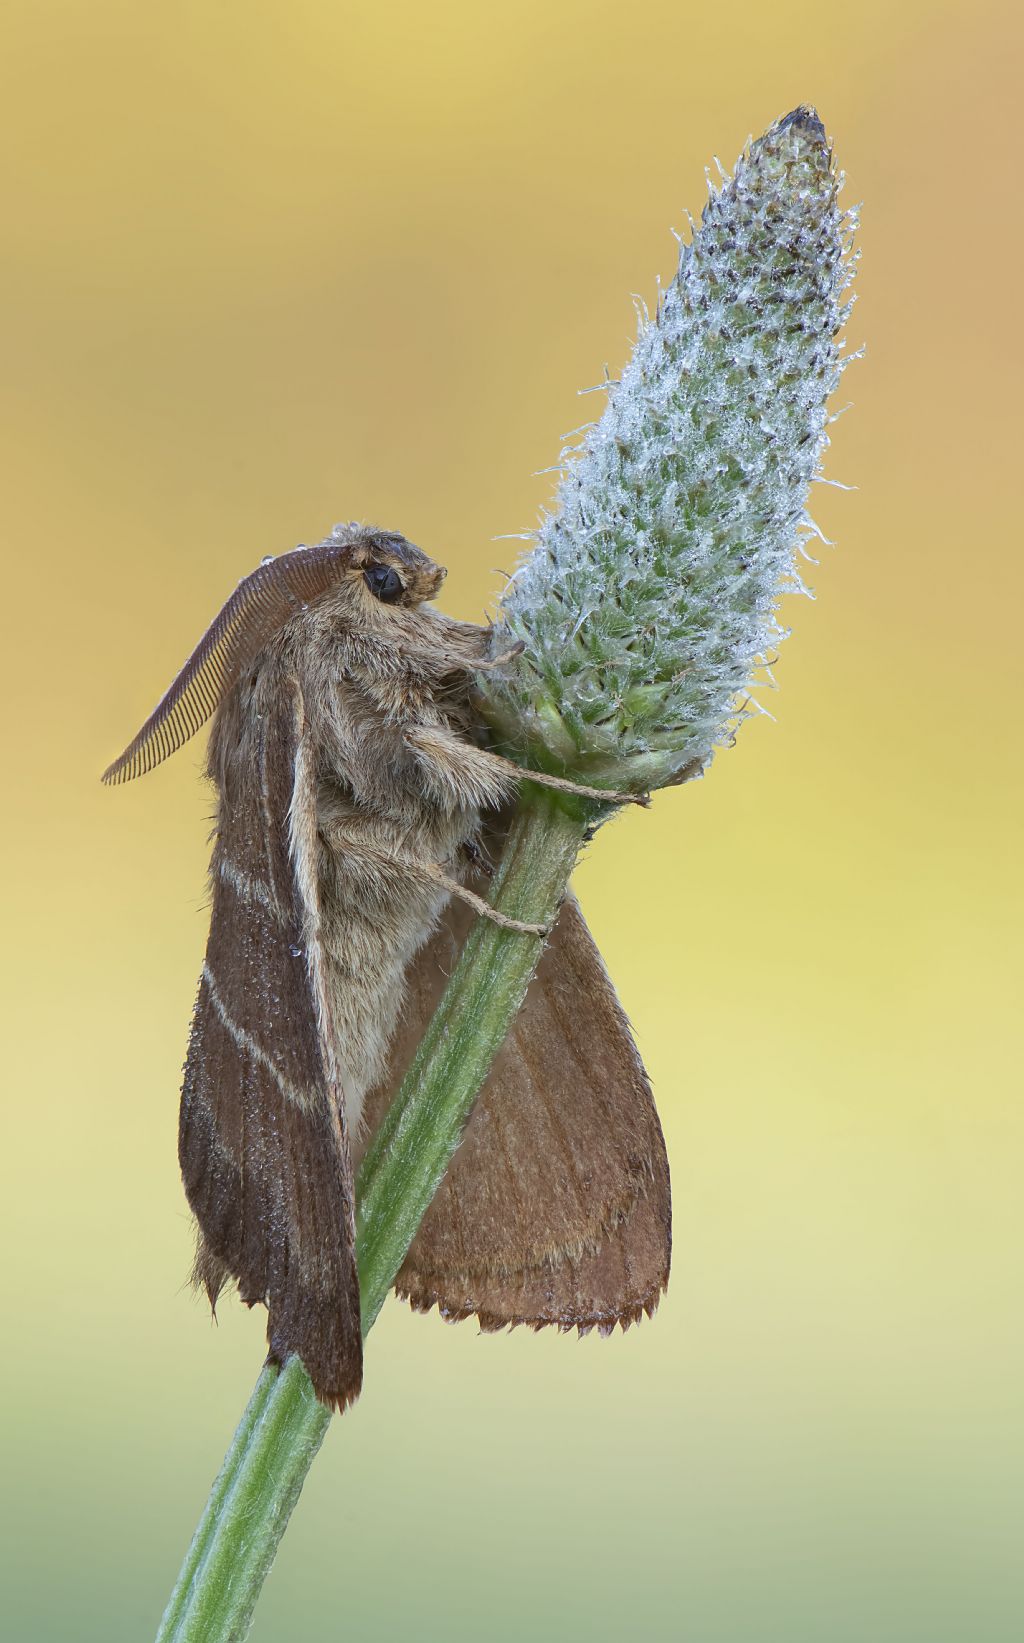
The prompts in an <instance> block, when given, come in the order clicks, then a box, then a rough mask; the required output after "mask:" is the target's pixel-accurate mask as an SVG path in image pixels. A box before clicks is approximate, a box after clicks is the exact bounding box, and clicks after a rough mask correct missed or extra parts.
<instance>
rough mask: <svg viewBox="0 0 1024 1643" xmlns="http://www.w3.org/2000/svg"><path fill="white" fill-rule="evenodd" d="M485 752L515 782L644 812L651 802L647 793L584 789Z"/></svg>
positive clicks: (603, 788)
mask: <svg viewBox="0 0 1024 1643" xmlns="http://www.w3.org/2000/svg"><path fill="white" fill-rule="evenodd" d="M482 751H485V752H486V757H487V758H488V759H490V760H491V762H492V763H493V764H496V765H498V766H500V767H501V768H502V769H503V770H508V771H511V772H514V774H515V779H516V781H519V782H537V783H538V784H539V786H541V787H554V788H557V789H558V790H559V791H560V792H562V793H575V794H576V795H577V797H578V798H581V799H599V800H600V801H601V802H602V803H603V804H638V805H640V807H641V809H643V810H646V809H647V807H648V806H649V804H650V802H651V795H650V794H649V793H615V792H612V791H611V790H610V789H609V788H605V787H584V786H582V785H581V784H580V783H579V782H570V781H567V780H566V779H565V777H564V776H549V775H548V773H547V771H546V770H530V769H527V768H526V766H524V765H518V764H515V763H514V762H513V761H512V760H511V759H505V758H502V756H501V754H500V753H492V752H490V750H489V749H488V750H482Z"/></svg>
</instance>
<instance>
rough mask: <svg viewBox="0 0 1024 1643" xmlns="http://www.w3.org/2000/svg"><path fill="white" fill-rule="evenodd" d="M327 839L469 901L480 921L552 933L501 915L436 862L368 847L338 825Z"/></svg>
mask: <svg viewBox="0 0 1024 1643" xmlns="http://www.w3.org/2000/svg"><path fill="white" fill-rule="evenodd" d="M328 838H329V842H330V843H331V845H332V847H333V848H335V849H340V850H342V851H344V852H345V854H346V855H352V856H362V857H363V859H364V860H365V861H370V862H373V863H375V864H376V865H378V866H386V867H395V868H398V869H400V871H401V872H403V873H408V874H409V875H410V876H411V877H413V878H418V879H423V880H425V881H426V882H427V883H428V884H436V885H438V886H440V888H441V889H443V890H447V891H448V893H449V895H452V896H458V898H459V900H460V901H464V902H466V903H467V905H468V906H470V907H472V909H473V911H474V912H475V913H479V914H480V917H481V918H488V919H490V920H491V923H492V924H500V925H501V927H502V929H504V930H517V931H518V932H519V934H520V935H524V936H546V935H548V934H549V933H550V930H551V926H550V925H549V924H530V923H527V922H526V921H525V920H523V919H518V918H509V917H508V915H507V913H502V912H500V911H499V909H498V908H497V907H492V906H491V904H490V902H489V901H485V900H484V898H483V896H478V895H477V894H476V892H475V891H473V890H469V889H467V888H466V886H465V885H464V884H460V883H459V881H458V879H453V878H451V877H450V875H449V874H447V873H446V872H445V870H444V868H443V867H441V866H440V865H438V864H437V863H435V862H427V861H418V860H417V858H416V857H415V856H406V855H403V854H402V853H401V851H398V850H384V849H381V848H380V847H379V846H368V845H367V844H366V843H365V842H364V841H363V840H362V839H353V838H352V837H351V835H350V834H349V833H348V831H347V830H346V829H345V828H344V827H343V826H338V825H337V824H335V825H334V826H333V827H331V828H330V831H329V834H328Z"/></svg>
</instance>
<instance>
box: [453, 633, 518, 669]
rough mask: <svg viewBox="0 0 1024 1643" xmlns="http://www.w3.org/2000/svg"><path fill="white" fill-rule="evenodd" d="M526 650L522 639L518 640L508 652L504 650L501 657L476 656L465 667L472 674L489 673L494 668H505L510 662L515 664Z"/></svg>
mask: <svg viewBox="0 0 1024 1643" xmlns="http://www.w3.org/2000/svg"><path fill="white" fill-rule="evenodd" d="M525 649H526V645H525V644H524V643H523V641H522V639H517V640H516V643H515V644H514V645H510V646H509V648H508V650H503V651H502V653H501V655H500V656H476V657H473V658H472V659H471V660H470V661H468V662H466V664H465V666H466V668H467V669H468V671H469V672H471V673H488V672H490V670H491V669H492V668H496V667H504V666H505V665H506V663H508V662H514V661H515V659H516V657H517V656H521V655H522V654H523V651H524V650H525Z"/></svg>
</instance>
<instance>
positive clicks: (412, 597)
mask: <svg viewBox="0 0 1024 1643" xmlns="http://www.w3.org/2000/svg"><path fill="white" fill-rule="evenodd" d="M352 572H353V579H354V580H358V581H361V583H362V588H363V590H364V592H363V598H364V599H365V598H369V599H370V600H371V601H372V602H373V603H375V604H378V605H398V606H403V607H404V608H405V609H406V610H410V609H412V608H413V607H414V606H416V605H421V604H422V603H423V602H424V600H426V599H433V598H434V597H435V596H436V594H437V593H438V591H439V589H440V587H441V583H442V582H443V581H444V579H445V576H446V575H447V572H446V571H445V570H444V569H443V567H442V566H441V565H435V563H434V561H433V560H432V559H428V558H427V555H426V554H425V553H423V552H421V550H420V549H419V548H417V547H414V546H413V544H412V543H411V542H407V541H406V539H405V537H404V536H394V535H391V534H389V533H387V532H384V531H370V530H360V531H359V532H358V534H357V535H356V536H355V538H354V541H353V544H352Z"/></svg>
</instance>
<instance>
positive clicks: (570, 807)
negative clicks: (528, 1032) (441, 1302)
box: [157, 784, 594, 1643]
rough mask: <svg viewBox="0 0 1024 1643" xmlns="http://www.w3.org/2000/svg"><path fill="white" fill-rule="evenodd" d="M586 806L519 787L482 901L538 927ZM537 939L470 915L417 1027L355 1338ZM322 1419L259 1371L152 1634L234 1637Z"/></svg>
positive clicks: (305, 1396)
mask: <svg viewBox="0 0 1024 1643" xmlns="http://www.w3.org/2000/svg"><path fill="white" fill-rule="evenodd" d="M593 814H594V812H593V810H592V808H591V807H590V806H586V805H583V804H580V803H578V802H577V801H575V800H572V799H570V798H567V797H566V796H564V795H561V794H558V795H556V794H554V793H552V792H551V791H550V790H549V789H545V788H539V787H533V786H530V785H529V784H526V785H524V791H523V798H522V802H521V804H520V808H519V811H518V812H517V815H516V818H515V820H514V822H513V824H512V828H511V831H510V833H509V837H508V841H507V843H506V846H505V850H504V853H503V856H502V860H501V865H500V867H499V869H498V872H497V874H496V877H495V881H494V886H493V890H492V895H491V901H492V903H493V905H494V906H495V907H497V908H498V909H499V910H500V911H501V912H503V913H506V914H507V915H509V916H510V917H512V918H517V919H523V920H528V921H529V922H531V923H549V922H550V921H551V920H552V919H553V918H554V916H555V914H556V912H557V909H558V905H559V902H560V901H561V898H562V896H563V894H564V892H565V887H566V885H567V883H568V879H569V874H570V873H571V872H572V868H573V865H574V863H575V860H576V856H577V853H578V851H579V848H580V845H581V843H582V842H583V836H584V833H585V831H586V827H587V825H588V822H589V821H590V820H591V818H592V815H593ZM541 948H542V943H541V942H540V940H539V939H538V938H537V937H535V936H526V935H521V934H518V933H517V932H515V931H512V930H507V929H502V928H501V927H500V926H499V925H497V924H495V923H493V922H492V921H491V920H490V919H484V918H481V919H480V920H479V921H478V922H477V924H476V925H475V927H474V928H473V930H472V931H471V932H470V935H469V938H468V940H467V941H466V944H465V946H464V948H463V951H462V954H461V956H460V959H459V962H458V964H457V965H456V968H455V971H454V973H453V975H452V978H451V980H450V981H449V983H448V986H447V988H446V989H445V992H444V995H443V997H442V999H441V1002H440V1004H439V1005H438V1008H437V1011H436V1013H435V1015H434V1017H433V1020H432V1021H431V1023H430V1026H429V1027H428V1028H427V1032H426V1035H425V1037H424V1039H423V1042H422V1043H421V1045H420V1047H419V1050H418V1051H417V1053H416V1057H415V1059H414V1060H413V1063H412V1065H411V1067H410V1068H409V1071H408V1073H407V1074H406V1077H405V1079H404V1080H403V1083H402V1087H401V1089H400V1090H399V1092H398V1094H397V1095H396V1097H395V1099H394V1101H393V1103H392V1105H391V1108H390V1110H389V1112H388V1114H387V1116H386V1118H385V1119H384V1122H383V1123H382V1125H381V1128H380V1131H379V1132H378V1134H377V1137H376V1138H375V1140H374V1143H373V1145H372V1147H371V1148H370V1150H369V1152H368V1153H367V1155H366V1158H365V1159H364V1161H363V1165H362V1168H361V1170H360V1172H359V1180H358V1182H357V1202H358V1217H357V1233H356V1257H357V1260H358V1264H359V1285H360V1298H361V1307H362V1324H363V1335H364V1337H365V1336H366V1334H367V1332H368V1331H369V1329H370V1328H371V1326H372V1324H373V1322H374V1320H375V1318H376V1317H377V1314H378V1313H379V1311H380V1309H381V1307H382V1306H383V1304H384V1301H385V1298H386V1296H387V1293H388V1290H389V1289H390V1288H391V1286H392V1284H393V1283H394V1280H395V1276H396V1274H397V1272H398V1269H399V1267H400V1266H401V1264H402V1262H403V1260H404V1259H405V1256H406V1252H407V1251H408V1248H409V1245H410V1244H411V1243H412V1240H413V1238H414V1237H415V1235H416V1230H417V1228H418V1226H419V1224H420V1221H421V1220H422V1218H423V1216H424V1214H425V1213H426V1210H427V1207H428V1205H429V1204H430V1201H431V1199H432V1198H433V1196H434V1193H435V1192H436V1190H437V1188H438V1186H439V1185H440V1183H441V1179H442V1177H443V1175H444V1172H445V1170H446V1169H447V1167H448V1163H449V1161H450V1159H451V1156H452V1154H453V1153H454V1151H455V1148H456V1147H457V1146H458V1143H459V1139H460V1137H461V1135H462V1131H463V1129H464V1127H465V1123H466V1120H467V1118H468V1117H469V1114H470V1111H471V1110H472V1106H473V1102H474V1100H475V1099H476V1094H477V1091H478V1090H479V1088H480V1086H481V1084H482V1083H483V1081H484V1079H485V1078H486V1076H487V1073H488V1070H489V1068H490V1065H491V1062H492V1061H493V1060H494V1057H495V1056H496V1055H497V1053H498V1050H499V1049H500V1048H501V1045H502V1043H503V1041H504V1039H505V1035H506V1033H507V1032H508V1029H509V1027H510V1025H511V1023H512V1021H513V1020H514V1018H515V1015H516V1013H517V1011H518V1009H519V1006H520V1005H521V1004H522V1001H523V998H524V997H525V995H526V989H527V987H528V985H529V982H530V977H531V976H532V974H533V972H534V969H535V968H536V965H537V960H538V959H539V957H540V953H541ZM329 1424H330V1411H329V1410H327V1409H325V1408H324V1406H323V1404H321V1403H320V1402H319V1401H318V1399H317V1397H316V1394H315V1393H314V1391H313V1388H312V1385H311V1384H310V1381H309V1378H308V1376H307V1375H306V1372H305V1370H304V1368H303V1367H302V1364H301V1363H300V1361H299V1359H298V1358H291V1359H289V1361H288V1362H287V1363H286V1364H285V1366H284V1368H283V1369H281V1370H280V1371H278V1370H276V1369H274V1368H272V1367H268V1368H265V1369H264V1370H263V1372H262V1374H261V1375H260V1378H259V1380H258V1381H257V1383H256V1387H255V1390H254V1392H253V1395H252V1397H251V1399H250V1400H249V1405H248V1407H247V1409H246V1411H245V1414H244V1415H243V1416H242V1420H241V1423H240V1425H239V1427H238V1431H237V1432H236V1433H235V1437H234V1439H233V1441H232V1444H231V1448H230V1449H229V1450H228V1453H227V1455H226V1457H225V1460H224V1464H223V1466H222V1468H221V1470H220V1472H219V1474H218V1476H217V1479H216V1482H215V1483H214V1485H213V1489H212V1491H211V1493H210V1498H209V1500H208V1502H207V1504H206V1508H205V1510H204V1512H203V1516H202V1518H201V1519H200V1522H199V1526H198V1528H197V1530H196V1533H195V1537H194V1539H193V1541H192V1545H191V1546H190V1548H189V1552H188V1555H187V1557H186V1559H185V1562H184V1564H183V1566H182V1570H181V1573H180V1575H179V1576H178V1581H177V1583H176V1585H175V1588H174V1591H173V1593H172V1594H171V1599H170V1602H169V1604H168V1606H167V1609H166V1612H165V1614H164V1617H163V1620H162V1621H161V1624H160V1629H159V1631H158V1633H157V1643H241V1640H242V1639H243V1638H244V1637H245V1635H246V1633H247V1631H248V1629H249V1623H250V1620H251V1618H252V1613H253V1609H254V1608H255V1605H256V1601H257V1599H258V1597H259V1594H260V1591H261V1589H262V1586H263V1582H264V1580H265V1579H266V1577H267V1574H268V1573H269V1570H270V1566H271V1564H272V1562H273V1560H274V1555H275V1553H276V1551H277V1547H278V1545H279V1543H280V1540H281V1537H282V1535H283V1534H284V1531H285V1528H286V1526H287V1523H288V1519H289V1517H290V1515H291V1512H292V1508H293V1507H294V1505H295V1502H296V1501H297V1499H298V1497H299V1492H300V1490H301V1488H302V1485H303V1482H304V1481H305V1477H306V1473H307V1472H308V1470H309V1468H310V1466H311V1465H312V1462H313V1458H314V1456H315V1455H316V1452H317V1450H318V1449H319V1447H320V1445H321V1443H322V1442H323V1438H324V1434H325V1433H326V1431H327V1427H328V1425H329Z"/></svg>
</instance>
